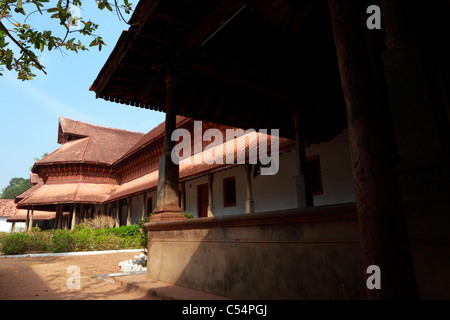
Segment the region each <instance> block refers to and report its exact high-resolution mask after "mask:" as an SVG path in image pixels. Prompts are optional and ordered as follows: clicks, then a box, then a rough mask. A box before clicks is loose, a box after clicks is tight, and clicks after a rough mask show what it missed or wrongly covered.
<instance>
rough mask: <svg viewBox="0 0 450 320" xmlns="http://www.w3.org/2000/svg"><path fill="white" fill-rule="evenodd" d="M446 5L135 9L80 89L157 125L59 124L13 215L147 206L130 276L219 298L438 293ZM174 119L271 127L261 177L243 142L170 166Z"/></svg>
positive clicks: (442, 278) (445, 141) (447, 177)
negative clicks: (270, 168)
mask: <svg viewBox="0 0 450 320" xmlns="http://www.w3.org/2000/svg"><path fill="white" fill-rule="evenodd" d="M369 6H370V7H372V8H373V7H374V6H376V7H378V8H380V10H379V13H380V15H378V17H377V16H373V15H372V14H368V7H369ZM370 12H373V11H370ZM448 12H449V4H448V1H445V0H437V1H435V2H433V4H429V3H425V2H423V3H412V2H411V1H406V0H398V1H389V0H377V1H370V2H369V1H357V2H355V1H343V0H328V1H315V0H305V1H292V0H274V1H271V0H245V1H244V0H141V1H139V3H138V4H137V6H136V8H135V10H134V12H133V15H132V17H131V19H130V21H129V25H130V26H129V29H128V30H126V31H124V32H123V33H122V35H121V36H120V38H119V39H118V41H117V44H116V46H115V48H114V49H113V51H112V53H111V54H110V56H109V58H108V60H107V61H106V62H105V65H104V66H103V68H102V69H101V71H100V72H99V74H98V76H97V78H96V79H95V81H94V82H93V83H92V85H91V91H93V92H95V95H96V98H99V99H104V100H106V101H110V102H112V103H121V104H124V105H127V106H130V108H132V107H139V108H147V109H151V110H157V111H162V112H164V113H165V122H164V123H162V124H161V125H159V126H157V127H156V128H154V129H153V130H151V131H150V132H148V133H146V134H144V133H136V132H127V131H123V130H117V129H109V128H102V127H98V126H95V125H90V124H86V123H80V122H77V121H74V120H69V119H64V118H61V119H60V125H59V133H58V141H59V142H60V143H61V144H62V146H61V147H60V148H59V149H58V150H56V151H55V152H53V153H52V154H50V155H49V156H47V157H46V158H44V159H42V160H40V161H38V162H36V164H35V166H34V167H33V170H32V171H33V173H36V174H38V175H39V177H40V178H41V179H42V180H43V182H42V185H40V186H39V187H36V188H35V189H34V190H33V192H29V193H28V194H27V195H26V196H24V197H23V199H22V200H20V202H19V203H18V207H19V208H24V209H27V210H30V211H31V212H33V210H47V211H53V212H55V221H56V222H55V225H56V227H64V226H67V227H71V226H73V225H75V224H76V223H77V221H79V219H83V218H85V217H92V216H95V215H98V214H106V215H110V216H112V217H114V218H115V221H116V225H122V224H131V223H134V222H135V221H137V220H138V219H139V218H141V217H145V216H146V215H147V214H148V213H149V212H152V213H153V215H152V216H151V218H150V221H149V222H148V223H146V224H145V230H147V231H148V250H149V252H150V255H149V260H148V271H147V277H148V278H150V279H155V280H159V281H163V282H166V283H169V284H176V285H178V286H183V287H187V288H192V289H195V290H201V291H205V292H209V293H212V294H216V295H220V296H225V297H229V298H233V299H366V298H367V299H418V298H423V299H449V298H450V291H449V290H448V288H449V287H450V277H449V276H448V270H449V267H450V261H449V259H448V257H450V238H449V235H450V215H449V212H450V210H449V209H450V116H449V115H450V105H449V101H450V96H449V91H448V88H450V71H449V70H450V64H449V60H448V57H449V56H450V51H449V42H448V39H450V35H449V30H448V21H449V17H448ZM369 17H370V19H371V20H370V21H371V24H370V26H371V27H370V28H369V24H368V21H367V19H369ZM373 19H382V21H377V23H375V24H374V23H372V22H373ZM374 25H376V26H381V28H378V27H376V28H372V27H373V26H374ZM445 88H447V89H445ZM149 116H150V115H149ZM192 119H195V120H198V121H202V130H203V132H206V130H207V129H210V128H214V129H217V130H219V131H220V132H222V135H223V136H226V135H225V134H223V132H224V130H225V131H226V129H228V128H242V129H244V130H247V129H249V128H254V129H256V130H259V129H268V130H272V129H278V130H279V150H278V151H279V152H278V153H276V152H275V150H276V148H275V149H273V150H272V149H271V150H270V151H269V150H268V152H269V153H270V152H271V151H274V154H270V156H271V157H272V159H274V158H273V157H274V156H275V155H278V157H279V170H278V172H277V174H275V175H262V174H261V173H262V172H263V171H264V170H263V169H265V168H266V167H264V166H265V165H267V163H264V161H263V159H259V160H260V162H256V163H249V160H250V158H251V157H249V155H250V154H251V151H252V148H255V145H257V146H258V147H260V144H259V142H260V141H261V140H260V138H262V139H265V138H267V137H265V136H264V133H261V132H257V133H255V132H251V131H244V132H245V134H244V135H243V136H240V137H236V138H235V139H233V140H232V141H231V140H230V141H224V142H223V144H230V143H232V144H233V145H235V148H233V149H228V151H227V148H220V147H219V146H220V145H223V144H218V143H217V144H216V143H215V146H214V148H215V149H214V150H215V151H217V152H215V156H216V157H217V156H219V158H220V150H221V151H222V157H223V159H225V158H226V157H227V156H235V159H236V155H237V154H239V152H241V151H242V150H245V154H246V157H245V160H246V161H245V163H243V164H230V163H228V164H226V162H225V161H224V162H223V163H222V164H220V163H213V164H211V163H205V162H200V163H198V161H197V163H196V161H195V158H196V157H199V156H200V154H201V158H202V159H205V157H206V158H208V155H210V151H211V150H209V149H208V148H207V145H208V142H207V141H206V142H205V145H203V148H200V151H199V152H197V153H194V154H192V155H190V154H189V152H187V153H188V155H187V156H186V154H184V153H183V155H182V158H183V160H182V161H181V162H180V163H177V162H174V161H173V159H172V151H173V149H174V144H175V143H174V141H172V139H171V137H172V135H173V134H175V133H176V132H177V131H176V130H177V129H180V128H184V129H186V131H184V132H189V133H190V134H191V136H195V121H194V120H192ZM216 132H217V131H216ZM193 133H194V134H193ZM271 134H272V132H271ZM268 139H269V140H270V141H271V143H270V145H271V146H272V145H273V143H276V139H277V137H276V135H272V136H271V137H270V138H268ZM274 139H275V140H274ZM202 140H203V139H202ZM256 141H258V143H256ZM215 142H216V141H215ZM194 147H195V143H194V144H193V145H192V148H191V151H192V150H194V149H196V150H198V149H199V148H194ZM205 147H206V148H205ZM186 150H187V149H186ZM230 150H232V151H230ZM183 152H184V150H183ZM227 152H231V153H232V154H228V153H227ZM180 156H181V155H180ZM183 211H184V212H189V213H191V214H193V215H195V216H197V217H198V218H197V219H185V217H184V215H183V214H182V213H183ZM64 212H69V218H64ZM31 215H32V214H31V213H30V216H31ZM67 220H69V221H67ZM373 266H376V267H378V268H377V269H376V270H379V271H380V272H381V275H380V279H381V280H380V281H381V288H380V289H378V288H373V287H370V286H368V285H367V282H366V281H367V279H368V276H370V274H368V270H373V269H372V267H373Z"/></svg>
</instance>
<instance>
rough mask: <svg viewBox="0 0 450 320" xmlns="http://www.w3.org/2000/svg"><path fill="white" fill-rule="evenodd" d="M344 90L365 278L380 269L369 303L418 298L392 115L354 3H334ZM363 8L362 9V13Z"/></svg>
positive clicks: (369, 292)
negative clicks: (388, 147) (388, 149)
mask: <svg viewBox="0 0 450 320" xmlns="http://www.w3.org/2000/svg"><path fill="white" fill-rule="evenodd" d="M329 7H330V14H331V21H332V26H333V33H334V41H335V45H336V51H337V58H338V64H339V70H340V75H341V83H342V89H343V93H344V97H345V101H346V106H347V121H348V132H349V144H350V154H351V160H352V167H353V170H352V171H353V180H354V185H355V198H356V206H357V210H358V218H359V219H358V221H359V228H360V238H361V248H362V258H363V263H364V270H362V272H364V276H365V277H366V278H367V277H368V274H367V273H366V271H367V268H368V266H370V265H376V266H378V267H379V268H380V271H381V275H380V279H381V289H367V297H368V298H369V299H408V298H412V299H415V298H418V293H417V286H416V282H415V275H414V269H413V265H412V258H411V253H410V248H409V241H408V235H407V230H406V224H405V218H404V215H403V208H402V202H401V198H400V192H399V189H398V185H397V180H396V172H395V163H394V161H393V157H392V154H390V153H389V152H386V145H389V144H392V141H393V139H394V137H392V136H389V134H388V133H389V132H391V130H386V129H387V128H388V129H389V125H392V124H390V122H389V117H387V116H386V112H385V110H386V106H385V105H383V104H382V103H381V100H380V99H379V96H380V95H379V94H378V92H377V91H376V89H374V88H377V87H378V86H377V84H376V83H373V81H374V79H375V76H374V74H373V70H372V69H371V64H370V57H369V53H368V51H367V46H366V41H365V37H364V30H363V29H362V28H365V21H363V20H362V19H360V17H361V16H365V14H363V15H361V10H365V9H366V8H358V6H357V5H355V3H354V2H352V1H342V0H329ZM360 9H361V10H360Z"/></svg>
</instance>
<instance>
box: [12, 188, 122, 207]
mask: <svg viewBox="0 0 450 320" xmlns="http://www.w3.org/2000/svg"><path fill="white" fill-rule="evenodd" d="M117 187H118V186H116V185H111V184H97V183H61V184H57V183H55V184H45V185H43V186H42V187H41V188H39V189H38V190H37V191H36V192H35V193H33V194H32V195H30V196H29V197H27V198H25V199H23V200H22V201H20V202H19V204H18V206H19V208H20V207H24V206H30V205H46V204H55V203H103V202H104V201H105V200H106V199H108V197H109V196H110V195H111V194H112V193H113V192H114V191H115V190H116V189H117Z"/></svg>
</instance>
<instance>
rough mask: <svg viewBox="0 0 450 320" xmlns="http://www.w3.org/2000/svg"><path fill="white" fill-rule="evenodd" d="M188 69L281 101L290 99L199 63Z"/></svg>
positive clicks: (282, 94)
mask: <svg viewBox="0 0 450 320" xmlns="http://www.w3.org/2000/svg"><path fill="white" fill-rule="evenodd" d="M190 69H191V70H192V71H194V72H196V73H199V74H202V75H204V76H208V77H211V78H213V79H216V80H220V81H223V82H226V83H229V84H232V85H234V86H237V87H241V88H243V89H245V90H248V91H253V92H255V93H258V94H260V95H264V96H268V97H271V98H275V99H277V100H280V101H283V102H290V101H291V100H292V99H291V97H290V96H288V95H286V94H284V93H281V92H277V91H275V90H273V89H270V88H267V87H264V86H262V85H258V84H255V83H250V82H248V81H245V80H242V79H239V78H237V77H235V76H232V75H229V74H226V73H223V72H220V71H216V70H214V69H211V68H210V67H207V66H203V65H199V64H193V65H192V66H191V67H190Z"/></svg>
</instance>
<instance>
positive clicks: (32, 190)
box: [14, 179, 44, 203]
mask: <svg viewBox="0 0 450 320" xmlns="http://www.w3.org/2000/svg"><path fill="white" fill-rule="evenodd" d="M43 185H44V181H43V180H42V179H39V182H38V183H37V184H35V185H34V186H32V187H31V188H30V189H28V190H26V191H25V192H24V193H22V194H19V195H18V196H17V197H16V199H15V200H14V202H16V203H17V202H19V201H20V200H22V199H24V198H26V197H28V196H30V195H32V194H33V193H34V192H36V190H37V189H39V188H40V187H42V186H43Z"/></svg>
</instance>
